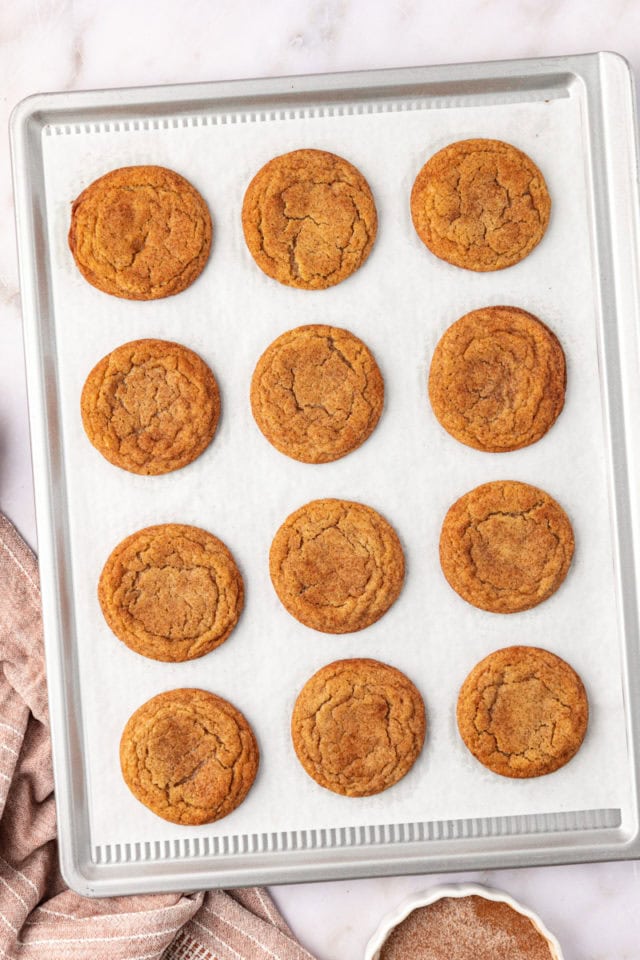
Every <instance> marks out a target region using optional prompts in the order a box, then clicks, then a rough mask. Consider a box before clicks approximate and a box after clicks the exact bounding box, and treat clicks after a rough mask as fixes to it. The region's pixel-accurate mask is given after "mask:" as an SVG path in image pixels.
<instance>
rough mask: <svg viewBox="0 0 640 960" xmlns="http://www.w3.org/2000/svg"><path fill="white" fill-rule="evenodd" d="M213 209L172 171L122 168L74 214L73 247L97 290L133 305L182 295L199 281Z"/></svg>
mask: <svg viewBox="0 0 640 960" xmlns="http://www.w3.org/2000/svg"><path fill="white" fill-rule="evenodd" d="M212 230H213V228H212V225H211V216H210V214H209V209H208V207H207V204H206V203H205V201H204V200H203V198H202V197H201V196H200V194H199V193H198V191H197V190H196V189H195V187H193V186H192V185H191V184H190V183H189V181H188V180H185V178H184V177H181V176H180V174H178V173H175V172H174V171H173V170H167V168H166V167H153V166H140V167H121V168H119V169H117V170H112V171H110V172H109V173H106V174H105V175H104V176H102V177H100V178H99V179H98V180H94V182H93V183H91V184H89V186H88V187H87V188H86V190H83V192H82V193H81V194H80V196H79V197H78V199H77V200H76V201H75V202H74V204H73V207H72V209H71V228H70V230H69V247H70V249H71V253H72V254H73V257H74V259H75V261H76V264H77V266H78V269H79V270H80V273H81V274H82V275H83V277H84V278H85V280H88V281H89V283H91V284H92V285H93V286H94V287H97V288H98V290H103V291H104V292H105V293H110V294H112V295H113V296H115V297H124V298H125V299H127V300H157V299H159V298H160V297H170V296H172V295H173V294H174V293H180V292H181V291H182V290H184V289H185V288H186V287H188V286H189V285H190V284H192V283H193V281H194V280H195V279H196V278H197V277H198V276H199V275H200V273H201V272H202V270H203V269H204V266H205V264H206V262H207V259H208V257H209V251H210V249H211V236H212Z"/></svg>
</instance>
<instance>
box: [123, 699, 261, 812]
mask: <svg viewBox="0 0 640 960" xmlns="http://www.w3.org/2000/svg"><path fill="white" fill-rule="evenodd" d="M259 756H260V755H259V751H258V744H257V743H256V738H255V736H254V734H253V730H252V729H251V727H250V726H249V724H248V723H247V721H246V719H245V718H244V716H243V715H242V714H241V713H240V711H239V710H237V709H236V708H235V707H234V706H233V705H232V704H230V703H229V702H228V701H227V700H223V699H222V697H217V696H216V695H215V694H213V693H207V691H206V690H193V689H186V690H169V691H168V693H161V694H159V695H158V696H157V697H153V698H152V699H151V700H147V702H146V703H144V704H143V705H142V706H141V707H139V708H138V710H136V712H135V713H134V714H133V716H131V717H130V719H129V720H128V722H127V725H126V726H125V728H124V731H123V733H122V738H121V740H120V767H121V769H122V776H123V777H124V780H125V783H126V784H127V786H128V787H129V789H130V790H131V792H132V793H133V795H134V797H136V799H137V800H139V801H140V803H143V804H144V805H145V807H148V808H149V810H152V811H153V812H154V813H155V814H157V816H159V817H162V818H163V820H169V821H170V822H171V823H182V824H186V825H189V826H193V825H196V824H200V823H212V822H213V821H214V820H221V819H222V817H226V816H228V814H230V813H231V812H232V810H235V809H236V807H238V806H240V804H241V803H242V801H243V800H244V798H245V797H246V795H247V794H248V792H249V790H250V788H251V785H252V784H253V781H254V780H255V777H256V773H257V772H258V763H259Z"/></svg>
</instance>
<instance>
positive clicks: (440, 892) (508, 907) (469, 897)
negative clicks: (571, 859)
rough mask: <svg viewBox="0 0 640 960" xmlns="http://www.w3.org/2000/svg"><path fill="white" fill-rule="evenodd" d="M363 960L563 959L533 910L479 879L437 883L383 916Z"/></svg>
mask: <svg viewBox="0 0 640 960" xmlns="http://www.w3.org/2000/svg"><path fill="white" fill-rule="evenodd" d="M365 960H563V957H562V951H561V949H560V944H559V943H558V941H557V940H556V938H555V937H554V936H553V934H551V933H549V931H548V930H547V929H546V928H545V926H544V924H543V923H542V921H541V920H540V918H539V917H537V916H536V915H535V914H534V913H532V912H531V910H528V909H527V908H526V907H523V906H522V905H521V904H519V903H517V902H516V901H515V900H513V899H512V898H511V897H510V896H508V894H506V893H501V892H499V891H497V890H489V889H487V888H486V887H480V886H476V885H475V884H469V883H465V884H456V885H453V886H439V887H433V888H432V889H431V890H428V891H425V892H424V893H421V894H416V895H415V896H413V897H411V898H410V899H408V900H406V901H404V902H403V903H402V904H400V906H399V907H397V908H396V909H395V910H394V911H393V912H392V913H390V914H387V916H386V917H385V918H384V919H383V920H382V922H381V923H380V925H379V926H378V929H377V930H376V932H375V933H374V935H373V936H372V938H371V940H370V941H369V943H368V945H367V949H366V951H365Z"/></svg>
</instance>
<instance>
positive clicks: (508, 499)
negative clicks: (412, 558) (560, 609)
mask: <svg viewBox="0 0 640 960" xmlns="http://www.w3.org/2000/svg"><path fill="white" fill-rule="evenodd" d="M573 548H574V539H573V530H572V527H571V523H570V522H569V518H568V517H567V515H566V513H565V512H564V510H563V509H562V507H561V506H560V505H559V504H558V503H557V502H556V501H555V500H554V499H553V497H550V496H549V494H548V493H545V491H544V490H540V489H539V488H538V487H532V486H530V485H529V484H527V483H520V482H518V481H515V480H498V481H494V482H492V483H485V484H482V485H481V486H479V487H476V488H475V489H473V490H470V491H469V492H468V493H465V494H464V496H462V497H460V499H459V500H457V501H456V502H455V503H454V504H453V506H451V507H450V508H449V510H448V512H447V514H446V516H445V518H444V522H443V524H442V531H441V534H440V564H441V566H442V571H443V573H444V575H445V577H446V578H447V580H448V582H449V584H450V586H451V587H453V589H454V590H455V591H456V593H458V594H460V596H461V597H462V598H463V599H464V600H466V601H467V602H468V603H471V604H473V606H474V607H479V608H480V609H481V610H489V611H491V612H492V613H516V612H518V611H521V610H528V609H529V608H530V607H535V606H536V605H537V604H538V603H542V601H543V600H546V599H547V598H548V597H550V596H551V595H552V594H553V593H555V591H556V590H557V589H558V587H559V586H560V584H561V583H562V582H563V580H564V578H565V577H566V575H567V572H568V570H569V566H570V564H571V560H572V557H573Z"/></svg>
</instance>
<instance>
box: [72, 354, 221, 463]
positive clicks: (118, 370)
mask: <svg viewBox="0 0 640 960" xmlns="http://www.w3.org/2000/svg"><path fill="white" fill-rule="evenodd" d="M80 407H81V411H82V423H83V425H84V429H85V431H86V434H87V436H88V437H89V440H90V441H91V443H92V444H93V445H94V447H95V448H96V450H99V451H100V453H101V454H102V456H103V457H105V458H106V459H107V460H108V461H109V462H110V463H113V464H115V466H117V467H122V469H123V470H129V471H131V473H140V474H145V475H148V476H149V475H157V474H160V473H169V472H170V471H171V470H178V469H180V467H184V466H185V465H186V464H187V463H191V461H192V460H195V459H196V457H199V456H200V454H201V453H202V451H203V450H204V449H205V448H206V447H207V446H208V445H209V443H210V442H211V440H212V438H213V435H214V433H215V432H216V427H217V425H218V418H219V416H220V395H219V393H218V384H217V383H216V380H215V377H214V376H213V374H212V372H211V370H210V369H209V367H208V366H207V365H206V363H204V361H202V360H201V359H200V357H199V356H198V354H197V353H194V352H193V350H189V349H187V347H183V346H182V345H181V344H179V343H171V342H169V341H168V340H133V341H132V342H131V343H124V344H123V345H122V346H121V347H117V348H116V349H115V350H112V351H111V353H109V354H107V356H106V357H103V358H102V360H100V362H99V363H97V364H96V366H95V367H94V368H93V370H92V371H91V373H90V374H89V376H88V377H87V381H86V383H85V385H84V389H83V391H82V400H81V404H80Z"/></svg>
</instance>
